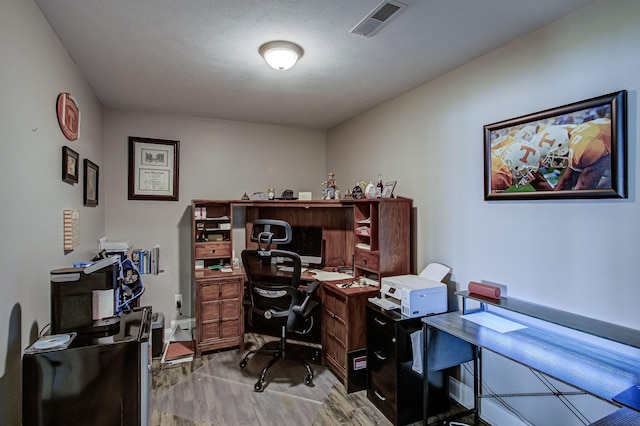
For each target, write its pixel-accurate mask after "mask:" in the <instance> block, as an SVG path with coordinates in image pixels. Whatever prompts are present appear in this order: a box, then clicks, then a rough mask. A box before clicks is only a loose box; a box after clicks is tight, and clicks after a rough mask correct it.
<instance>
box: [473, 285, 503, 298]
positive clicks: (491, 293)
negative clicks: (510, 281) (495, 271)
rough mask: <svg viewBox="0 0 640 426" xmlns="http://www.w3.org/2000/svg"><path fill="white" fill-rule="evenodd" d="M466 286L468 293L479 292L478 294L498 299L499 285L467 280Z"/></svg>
mask: <svg viewBox="0 0 640 426" xmlns="http://www.w3.org/2000/svg"><path fill="white" fill-rule="evenodd" d="M468 288H469V293H474V294H479V295H480V296H485V297H490V298H492V299H500V287H496V286H493V285H489V284H482V283H477V282H475V281H469V287H468Z"/></svg>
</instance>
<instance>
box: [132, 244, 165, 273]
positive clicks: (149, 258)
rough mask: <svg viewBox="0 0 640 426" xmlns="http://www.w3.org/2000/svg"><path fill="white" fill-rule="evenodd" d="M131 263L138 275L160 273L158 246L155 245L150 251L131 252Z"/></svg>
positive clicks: (137, 250)
mask: <svg viewBox="0 0 640 426" xmlns="http://www.w3.org/2000/svg"><path fill="white" fill-rule="evenodd" d="M131 261H132V262H133V264H134V265H136V268H138V272H139V273H140V275H143V274H153V275H157V274H158V273H159V272H160V246H159V245H156V246H154V247H153V248H152V249H149V250H146V249H135V250H133V251H132V252H131Z"/></svg>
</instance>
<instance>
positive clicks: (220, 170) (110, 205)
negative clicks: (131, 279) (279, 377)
mask: <svg viewBox="0 0 640 426" xmlns="http://www.w3.org/2000/svg"><path fill="white" fill-rule="evenodd" d="M129 136H138V137H148V138H156V139H169V140H177V141H180V191H179V196H180V200H179V201H177V202H174V201H147V200H145V201H140V200H133V201H129V200H127V165H128V163H127V158H128V157H127V155H128V154H127V152H128V151H127V149H128V137H129ZM105 162H106V164H107V173H105V175H104V179H105V199H106V202H107V207H106V208H107V212H106V213H107V220H106V235H107V237H108V238H109V239H126V240H130V241H131V242H132V243H133V245H134V246H135V247H140V248H146V247H152V246H153V245H155V244H159V245H160V259H161V262H160V263H161V268H162V269H164V273H161V274H159V275H157V276H148V275H145V276H143V279H144V283H145V287H146V290H145V293H144V294H143V296H142V303H143V304H145V305H151V306H152V307H153V309H154V311H158V312H162V313H163V314H164V316H165V326H166V327H169V324H170V321H171V320H173V319H177V318H178V312H177V311H176V310H175V308H174V294H178V293H181V294H182V295H183V300H184V302H185V305H184V308H183V309H182V314H183V315H185V316H189V315H192V316H195V311H194V310H193V309H192V307H191V303H190V300H192V299H193V297H195V296H193V295H192V292H191V288H192V285H191V274H190V271H191V269H190V268H191V245H190V244H191V243H190V241H191V240H190V236H191V212H190V206H191V200H193V199H213V200H238V199H240V198H241V197H242V195H243V194H244V193H245V192H246V193H247V194H248V195H249V196H251V195H252V194H253V193H254V192H258V191H262V192H264V193H265V194H266V192H267V189H268V188H275V190H276V195H278V196H279V195H280V194H282V191H284V190H285V189H292V190H293V191H294V193H296V194H297V193H298V191H312V192H313V193H314V196H315V197H319V196H320V190H321V188H322V186H321V182H322V181H323V180H325V179H326V153H325V132H324V131H319V130H305V129H297V128H291V127H280V126H269V125H263V124H252V123H241V122H232V121H223V120H209V119H202V118H194V117H178V116H167V115H155V114H147V113H137V112H130V111H119V110H110V109H107V110H106V112H105ZM239 255H240V253H238V256H239Z"/></svg>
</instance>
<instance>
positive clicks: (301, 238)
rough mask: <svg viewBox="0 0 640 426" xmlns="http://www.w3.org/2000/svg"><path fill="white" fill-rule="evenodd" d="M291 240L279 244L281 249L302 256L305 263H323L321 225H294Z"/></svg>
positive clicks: (301, 258)
mask: <svg viewBox="0 0 640 426" xmlns="http://www.w3.org/2000/svg"><path fill="white" fill-rule="evenodd" d="M291 231H292V235H291V242H290V243H288V244H279V245H278V248H279V249H281V250H287V251H292V252H294V253H297V254H298V255H299V256H300V260H301V261H302V264H303V265H306V266H308V265H321V264H322V245H323V244H322V228H321V227H319V226H292V227H291Z"/></svg>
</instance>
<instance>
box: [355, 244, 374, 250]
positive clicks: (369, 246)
mask: <svg viewBox="0 0 640 426" xmlns="http://www.w3.org/2000/svg"><path fill="white" fill-rule="evenodd" d="M356 247H357V248H359V249H363V250H371V245H369V244H366V243H358V244H356Z"/></svg>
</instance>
